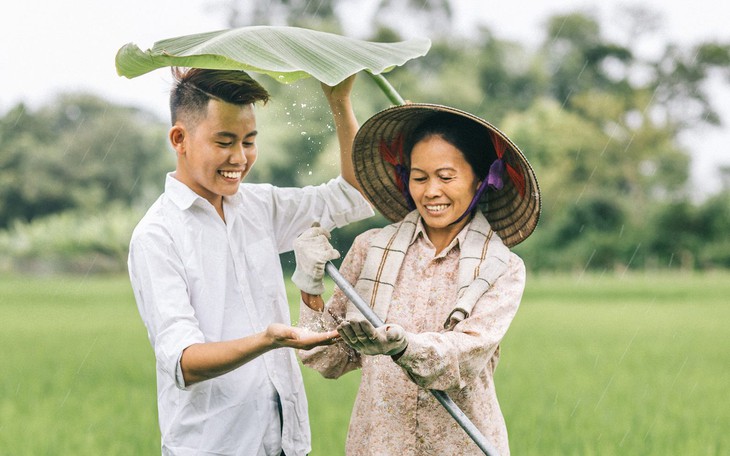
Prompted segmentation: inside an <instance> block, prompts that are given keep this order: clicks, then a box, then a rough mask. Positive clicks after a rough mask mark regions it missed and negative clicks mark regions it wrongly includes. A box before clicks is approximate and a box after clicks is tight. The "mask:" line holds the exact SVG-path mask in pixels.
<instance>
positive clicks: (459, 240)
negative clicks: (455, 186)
mask: <svg viewBox="0 0 730 456" xmlns="http://www.w3.org/2000/svg"><path fill="white" fill-rule="evenodd" d="M472 220H474V219H473V218H472ZM472 220H470V221H469V223H467V224H466V225H464V228H462V229H461V231H459V234H457V235H456V237H455V238H454V239H453V240H452V241H451V243H450V244H449V245H448V246H447V247H446V248H445V249H444V250H443V251H442V252H441V253H442V254H443V255H445V254H446V253H448V252H449V251H451V249H453V248H454V247H455V246H457V245H463V244H464V240H465V239H466V233H467V232H468V231H469V226H470V225H471V222H472ZM420 235H422V236H423V239H424V240H428V236H426V229H425V228H424V226H423V217H420V216H419V217H418V221H417V222H416V229H415V231H414V232H413V237H412V238H411V242H410V243H409V244H408V245H411V244H413V243H414V242H416V240H417V239H418V236H420ZM428 242H429V243H430V240H428ZM439 256H441V255H439Z"/></svg>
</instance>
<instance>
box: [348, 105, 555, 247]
mask: <svg viewBox="0 0 730 456" xmlns="http://www.w3.org/2000/svg"><path fill="white" fill-rule="evenodd" d="M436 112H448V113H452V114H455V115H459V116H463V117H466V118H468V119H471V120H473V121H474V122H476V123H477V124H479V125H481V126H482V127H484V128H485V129H487V130H489V131H491V132H493V133H494V134H496V135H497V137H499V138H500V139H501V140H502V141H504V143H505V145H506V147H505V152H504V155H503V157H502V160H504V162H505V164H507V165H509V166H511V167H512V168H513V169H514V170H516V171H517V172H518V174H520V175H521V176H522V178H523V180H524V187H523V188H517V187H516V186H515V184H514V182H513V181H512V179H510V178H508V177H506V176H505V178H504V179H503V181H504V186H503V187H502V189H500V190H496V189H493V188H489V189H488V191H486V192H485V193H484V194H483V195H482V198H481V200H480V202H479V210H481V211H482V212H483V213H484V215H485V217H486V218H487V220H488V221H489V224H490V225H491V226H492V229H493V230H494V231H495V232H496V233H497V234H498V235H499V237H500V238H501V239H502V242H504V243H505V245H507V246H509V247H513V246H515V245H517V244H519V243H520V242H522V241H523V240H525V239H527V237H528V236H529V235H530V234H532V232H533V231H534V230H535V227H536V226H537V222H538V220H539V218H540V209H541V202H540V188H539V186H538V183H537V178H536V177H535V172H534V171H533V169H532V166H530V163H529V162H528V161H527V158H525V156H524V154H523V153H522V151H520V149H519V148H518V147H517V146H516V145H515V144H514V143H513V142H512V141H511V140H510V139H509V138H508V137H507V136H506V135H505V134H504V133H502V132H501V131H499V130H498V129H497V128H496V127H494V126H493V125H492V124H490V123H489V122H487V121H486V120H484V119H481V118H479V117H477V116H474V115H473V114H470V113H468V112H465V111H461V110H459V109H456V108H451V107H448V106H442V105H435V104H427V103H411V104H405V105H400V106H394V107H391V108H388V109H385V110H383V111H380V112H379V113H377V114H375V115H374V116H372V117H371V118H370V119H368V120H367V121H366V122H365V123H364V124H363V125H362V127H360V129H359V130H358V132H357V135H356V136H355V142H354V144H353V150H352V154H353V157H352V158H353V165H354V167H355V175H356V177H357V180H358V182H359V183H360V186H361V187H362V190H363V193H364V194H365V196H366V197H367V198H368V199H369V200H370V201H371V202H372V203H373V205H374V206H375V208H376V209H377V210H378V211H379V212H380V213H381V214H383V216H384V217H386V218H387V219H388V220H391V221H393V222H397V221H400V220H402V219H403V218H404V217H405V216H406V215H407V214H408V212H410V211H409V209H408V204H407V202H406V199H405V197H404V195H403V194H402V193H401V191H400V189H399V188H398V185H397V181H396V173H395V172H394V167H393V165H391V164H390V163H388V162H387V161H386V160H385V159H384V158H383V156H382V155H381V153H380V144H381V142H383V141H384V142H385V144H392V143H393V142H394V141H395V140H396V138H398V136H400V135H402V136H403V137H404V138H407V137H409V135H410V133H411V132H412V131H413V129H414V128H415V127H416V126H418V125H419V124H420V123H421V122H422V121H424V120H425V119H426V118H427V117H429V116H430V115H433V114H434V113H436ZM485 178H486V176H485ZM405 185H408V183H407V182H406V183H405Z"/></svg>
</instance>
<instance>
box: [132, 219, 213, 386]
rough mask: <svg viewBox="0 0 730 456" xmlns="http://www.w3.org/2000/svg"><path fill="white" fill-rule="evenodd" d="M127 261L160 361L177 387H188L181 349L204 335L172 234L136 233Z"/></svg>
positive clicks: (152, 342)
mask: <svg viewBox="0 0 730 456" xmlns="http://www.w3.org/2000/svg"><path fill="white" fill-rule="evenodd" d="M128 265H129V277H130V281H131V283H132V289H133V291H134V296H135V299H136V301H137V307H138V309H139V313H140V316H141V317H142V321H143V322H144V325H145V327H146V328H147V335H148V337H149V339H150V343H151V344H152V348H153V350H154V352H155V358H156V359H157V364H158V366H159V367H160V368H161V370H162V371H163V372H164V373H165V374H167V375H169V376H170V377H171V378H172V379H173V381H174V382H175V384H176V385H177V387H178V388H180V389H185V382H184V380H183V377H182V370H181V367H180V359H181V357H182V352H183V350H184V349H185V348H187V347H189V346H190V345H192V344H196V343H202V342H205V338H204V336H203V333H202V332H201V331H200V328H199V326H198V321H197V319H196V318H195V312H194V310H193V307H192V305H191V304H190V296H189V295H188V288H187V283H186V280H185V273H184V267H183V263H182V260H181V259H180V256H179V255H178V253H177V251H176V250H175V248H174V244H173V243H172V240H171V239H170V238H169V237H167V236H165V235H162V234H155V233H149V232H148V233H144V234H142V235H140V236H135V237H133V239H132V242H131V243H130V249H129V264H128Z"/></svg>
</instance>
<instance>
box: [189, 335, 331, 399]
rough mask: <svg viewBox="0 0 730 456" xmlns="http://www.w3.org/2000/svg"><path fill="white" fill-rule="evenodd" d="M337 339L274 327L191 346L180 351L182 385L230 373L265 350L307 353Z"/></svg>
mask: <svg viewBox="0 0 730 456" xmlns="http://www.w3.org/2000/svg"><path fill="white" fill-rule="evenodd" d="M337 337H338V334H337V331H329V332H322V333H318V332H312V331H308V330H306V329H303V328H297V327H293V326H286V325H284V324H281V323H274V324H271V325H269V327H268V328H266V331H264V332H261V333H257V334H253V335H251V336H247V337H243V338H241V339H234V340H228V341H223V342H206V343H201V344H193V345H191V346H189V347H187V348H186V349H185V350H183V354H182V357H181V359H180V367H181V369H182V374H183V379H184V380H185V385H186V386H190V385H192V384H194V383H198V382H201V381H203V380H208V379H211V378H215V377H218V376H219V375H223V374H225V373H227V372H230V371H232V370H234V369H236V368H237V367H240V366H242V365H244V364H246V363H247V362H249V361H251V360H252V359H254V358H256V357H258V356H261V355H263V354H264V353H266V352H268V351H269V350H273V349H275V348H280V347H291V348H296V349H302V350H309V349H311V348H314V347H317V346H320V345H329V344H332V343H333V342H334V340H335V339H336V338H337Z"/></svg>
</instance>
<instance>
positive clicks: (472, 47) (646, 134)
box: [0, 0, 730, 270]
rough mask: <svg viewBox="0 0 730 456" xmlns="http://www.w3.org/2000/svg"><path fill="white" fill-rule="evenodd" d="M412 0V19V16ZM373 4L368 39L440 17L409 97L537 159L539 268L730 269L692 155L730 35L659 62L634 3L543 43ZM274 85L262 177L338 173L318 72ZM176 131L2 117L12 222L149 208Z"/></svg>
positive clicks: (77, 113)
mask: <svg viewBox="0 0 730 456" xmlns="http://www.w3.org/2000/svg"><path fill="white" fill-rule="evenodd" d="M406 4H408V5H410V6H409V7H408V8H409V10H408V11H409V12H411V14H407V15H406V14H403V10H402V8H404V5H406ZM211 5H213V6H214V7H216V8H217V9H218V11H219V12H220V11H221V10H222V11H223V12H224V14H225V15H226V23H227V25H229V26H241V25H251V24H271V25H293V26H303V27H309V28H315V29H318V30H324V31H329V32H336V33H342V25H341V24H342V23H343V22H342V21H341V17H342V15H343V14H345V13H346V14H352V11H353V9H355V8H356V6H354V5H353V4H349V3H347V2H343V1H336V0H318V1H314V2H312V1H303V0H266V1H263V0H257V1H251V2H242V1H235V2H224V3H222V2H215V1H214V2H212V3H211ZM373 5H374V7H373V10H372V11H369V12H368V13H367V14H366V13H365V12H364V11H363V14H361V15H360V16H358V17H359V18H360V19H361V24H362V27H363V28H364V29H365V30H368V31H369V32H368V33H369V34H370V36H369V37H367V39H371V40H375V41H397V40H401V39H403V38H404V37H405V35H404V30H424V31H425V30H435V28H434V27H432V25H433V24H434V23H437V24H438V27H437V32H434V33H431V32H428V33H427V35H428V36H429V38H431V39H432V41H433V45H432V48H431V50H430V51H429V53H428V54H427V55H426V56H425V57H423V58H419V59H416V60H413V61H411V62H409V63H408V64H407V65H406V66H404V67H403V68H399V69H397V70H395V71H393V72H392V73H389V74H388V80H389V81H390V82H391V84H393V86H394V87H396V89H397V90H398V91H399V92H400V93H401V95H402V96H403V97H404V98H405V99H407V100H411V101H417V102H432V103H442V104H446V105H449V106H454V107H458V108H461V109H464V110H466V111H469V112H473V113H475V114H477V115H479V116H481V117H483V118H485V119H487V120H489V121H490V122H492V123H493V124H495V125H496V126H497V127H498V128H500V129H501V130H503V131H504V132H505V133H507V134H508V135H509V136H510V137H511V138H512V139H513V140H514V141H515V142H516V143H517V144H518V145H519V146H520V148H521V149H522V150H523V151H524V152H525V154H526V155H527V157H528V158H529V160H530V162H531V164H532V165H533V167H534V168H535V171H536V173H537V176H538V179H539V182H540V188H541V193H542V197H543V212H542V216H541V220H540V224H539V226H538V228H537V230H536V231H535V233H534V234H533V235H532V237H531V238H530V239H529V240H528V241H527V242H525V243H523V244H521V245H519V246H518V247H517V249H516V250H517V252H518V253H519V254H520V255H522V256H523V257H524V258H525V260H526V263H527V264H528V266H529V267H530V268H532V269H543V270H551V269H572V270H585V269H598V270H625V269H626V268H634V267H656V268H664V267H672V268H675V267H681V268H714V267H730V237H729V236H728V234H727V227H728V226H730V187H726V188H725V190H724V191H722V192H720V193H718V194H717V195H714V196H712V197H711V198H709V199H707V200H706V201H697V200H696V199H695V198H693V195H692V192H691V188H690V186H689V171H690V164H691V153H690V150H688V149H687V146H686V145H684V144H683V143H682V142H681V141H680V138H681V136H682V135H683V134H684V133H685V132H688V131H690V130H691V129H693V128H697V127H701V126H708V125H709V126H712V125H718V124H719V122H720V118H719V116H718V114H717V111H716V109H717V106H714V105H713V100H712V97H711V95H710V92H709V90H710V86H709V84H708V82H709V81H710V79H711V78H715V77H716V76H718V75H720V76H725V77H727V76H728V75H730V44H728V43H719V42H705V43H697V44H695V45H692V46H688V47H683V46H678V45H676V44H674V43H666V45H665V46H664V48H663V49H661V50H660V52H658V53H655V54H653V55H648V56H647V55H644V54H642V53H641V52H639V50H640V46H639V45H640V44H641V40H643V39H645V38H651V37H652V33H653V31H654V30H656V28H657V27H658V26H659V24H660V23H659V21H658V17H657V15H656V14H654V13H652V11H651V10H648V9H645V8H626V9H625V10H624V12H625V14H624V17H623V18H622V21H623V24H624V36H623V37H621V36H619V37H618V38H614V39H607V38H606V37H605V36H604V31H603V28H602V26H601V23H600V22H599V21H598V20H597V19H596V18H595V17H594V16H592V15H591V14H589V13H585V12H580V11H576V12H571V13H566V14H560V15H555V16H552V17H549V18H547V21H546V22H545V28H544V30H543V32H544V34H543V37H544V39H543V41H542V44H541V45H540V46H538V47H537V48H535V49H533V48H528V47H526V46H524V45H522V44H520V43H515V42H511V41H507V40H503V39H500V37H498V36H497V35H496V34H495V33H493V31H491V30H489V29H488V28H481V29H479V30H478V31H477V32H475V34H474V35H473V36H472V37H469V38H460V39H453V38H452V37H453V36H455V35H458V34H459V30H457V29H456V25H455V24H454V22H453V17H454V15H453V13H454V6H455V5H456V3H455V2H453V1H448V0H435V1H425V2H424V1H418V2H393V1H388V0H381V1H378V2H375V3H374V4H373ZM406 16H407V17H406ZM424 34H426V32H424ZM261 82H262V83H263V84H264V85H266V86H267V89H269V90H270V92H271V93H272V95H273V97H272V101H271V102H270V103H269V105H267V106H265V107H260V108H258V111H257V116H258V119H259V122H258V123H259V130H260V134H259V137H258V139H257V142H258V143H259V152H260V154H259V159H258V162H257V165H256V167H254V169H253V170H252V174H251V175H250V176H249V178H248V179H249V180H251V181H267V182H272V183H274V184H277V185H282V186H300V185H306V184H315V183H319V182H322V181H324V180H326V179H328V178H330V177H334V176H335V175H336V174H337V172H338V170H339V167H338V161H339V158H338V151H337V142H336V138H335V137H334V127H333V125H332V123H331V116H330V113H329V110H328V109H327V107H326V103H324V99H323V97H322V95H321V92H320V89H319V86H318V83H317V82H316V81H312V80H304V81H301V82H298V83H296V84H293V85H290V86H283V85H280V84H275V83H273V84H269V83H267V81H265V80H262V81H261ZM354 99H355V100H354V104H355V108H356V114H357V115H358V118H359V119H360V120H361V121H362V120H364V119H366V118H368V117H369V116H370V115H372V114H373V113H375V112H377V111H378V110H380V109H383V108H385V107H387V106H388V104H389V103H388V101H387V99H386V98H385V97H384V96H382V95H381V94H380V93H379V89H377V88H376V87H375V86H374V85H372V84H371V83H369V81H368V80H367V77H366V76H364V75H362V76H361V77H360V80H359V81H358V84H356V86H355V93H354ZM164 130H165V129H164V127H162V126H161V125H160V124H159V123H158V122H157V121H156V120H155V119H152V118H151V117H150V116H149V115H147V114H145V113H143V112H140V111H138V110H136V109H133V108H127V107H120V106H115V105H112V104H110V103H107V102H105V101H103V100H100V99H98V98H94V97H90V96H83V95H78V94H76V95H69V96H66V97H62V98H59V99H58V100H56V101H54V102H52V103H50V104H49V105H48V106H46V107H43V108H41V109H40V110H38V111H35V112H32V111H30V110H28V109H27V107H25V106H23V105H18V106H15V107H13V108H12V109H10V110H8V111H7V113H5V115H4V116H2V117H1V118H0V151H2V153H1V154H0V187H1V188H3V198H2V199H1V200H0V227H7V226H9V224H10V223H11V221H12V220H18V221H21V222H18V223H25V222H26V221H29V220H30V221H32V220H36V219H40V218H41V217H42V216H44V215H49V214H55V213H59V212H63V211H68V210H74V211H90V212H98V211H100V208H103V207H105V206H106V205H108V204H116V203H117V202H118V203H120V204H123V205H135V204H145V205H146V204H147V203H149V201H150V200H151V198H152V197H154V196H156V195H157V193H158V192H159V191H160V190H161V187H162V180H163V175H164V171H165V170H167V169H170V168H171V167H172V158H173V157H172V154H170V153H168V152H166V150H165V149H166V146H165V141H166V139H165V133H164ZM727 175H730V173H727ZM727 181H728V182H730V179H727ZM141 202H144V203H141ZM74 213H78V212H74ZM59 220H60V219H59ZM13 223H15V222H13ZM54 223H55V222H54ZM384 223H385V220H384V219H383V218H382V217H376V218H374V219H372V220H369V221H365V222H361V223H360V224H357V225H352V226H349V227H347V228H345V229H342V230H336V232H335V233H334V236H333V240H334V242H335V244H336V246H337V247H338V248H339V249H340V250H341V251H346V250H347V248H348V247H349V245H350V243H351V241H352V239H353V238H354V236H355V235H356V234H358V233H359V232H362V231H363V230H364V229H366V228H369V227H373V226H382V225H383V224H384ZM48 226H56V225H48ZM19 227H25V225H15V231H12V230H9V231H7V233H11V232H12V233H16V234H15V235H13V236H16V237H13V236H11V237H7V236H6V237H5V238H3V239H4V242H5V245H6V246H7V245H13V243H14V242H15V241H16V240H17V236H20V235H19V234H17V233H21V232H22V233H31V232H33V231H32V230H30V229H29V228H23V229H20V228H19ZM26 236H27V235H26ZM34 236H35V235H34ZM38 236H39V235H38ZM64 245H65V244H64ZM114 255H117V256H118V252H117V253H115V254H114Z"/></svg>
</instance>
